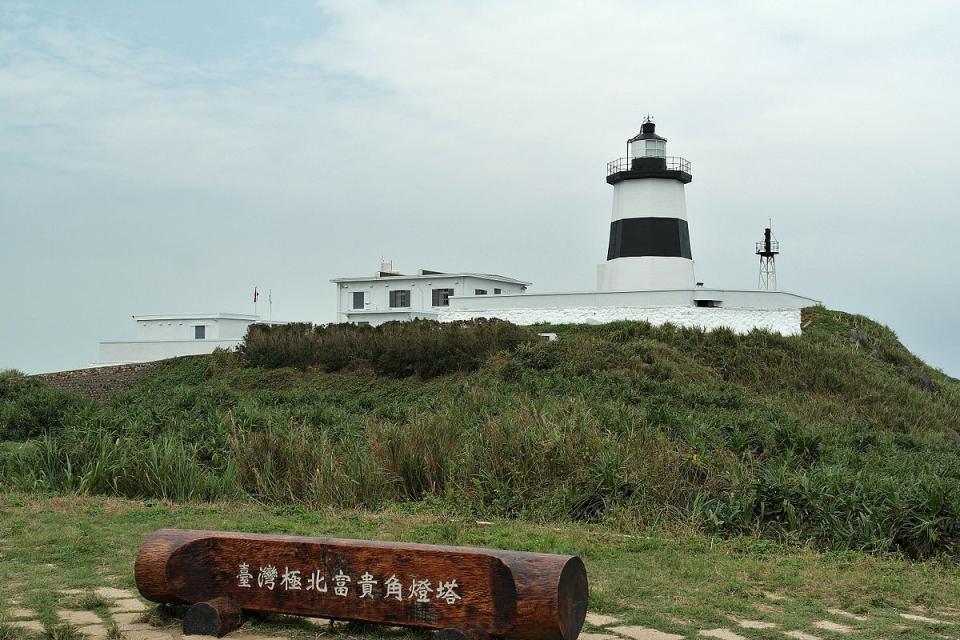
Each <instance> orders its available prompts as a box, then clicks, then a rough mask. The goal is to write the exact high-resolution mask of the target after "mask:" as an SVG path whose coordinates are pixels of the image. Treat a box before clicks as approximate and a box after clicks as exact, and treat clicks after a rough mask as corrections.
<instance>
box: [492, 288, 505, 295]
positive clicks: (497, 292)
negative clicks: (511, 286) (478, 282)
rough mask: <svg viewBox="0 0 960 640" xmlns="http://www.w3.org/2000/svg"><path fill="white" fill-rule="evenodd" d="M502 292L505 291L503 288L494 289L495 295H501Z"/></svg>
mask: <svg viewBox="0 0 960 640" xmlns="http://www.w3.org/2000/svg"><path fill="white" fill-rule="evenodd" d="M501 293H503V289H494V290H493V295H495V296H498V295H500V294H501Z"/></svg>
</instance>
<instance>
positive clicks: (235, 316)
mask: <svg viewBox="0 0 960 640" xmlns="http://www.w3.org/2000/svg"><path fill="white" fill-rule="evenodd" d="M133 319H134V320H136V321H138V322H139V321H141V320H249V321H250V322H256V321H258V320H259V319H260V316H257V315H253V314H250V313H223V312H219V313H161V314H156V315H143V316H133Z"/></svg>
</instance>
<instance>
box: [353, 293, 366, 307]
mask: <svg viewBox="0 0 960 640" xmlns="http://www.w3.org/2000/svg"><path fill="white" fill-rule="evenodd" d="M363 297H364V293H363V291H354V292H353V308H354V309H363V306H364V304H363V303H364V300H363Z"/></svg>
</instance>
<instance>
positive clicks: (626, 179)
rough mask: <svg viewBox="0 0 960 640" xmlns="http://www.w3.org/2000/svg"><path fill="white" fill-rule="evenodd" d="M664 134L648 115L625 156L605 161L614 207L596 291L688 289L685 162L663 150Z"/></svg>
mask: <svg viewBox="0 0 960 640" xmlns="http://www.w3.org/2000/svg"><path fill="white" fill-rule="evenodd" d="M666 143H667V140H666V138H662V137H660V136H659V135H657V134H656V125H655V124H654V123H653V121H652V120H651V119H650V118H649V117H647V118H646V119H645V120H644V122H643V126H642V127H641V130H640V133H639V134H637V135H636V136H634V137H633V138H630V139H629V140H627V157H626V158H620V159H617V160H613V161H612V162H609V163H608V164H607V183H608V184H610V185H612V186H613V212H612V215H611V221H610V243H609V245H608V247H607V260H606V262H604V263H602V264H600V265H599V266H598V268H597V287H598V288H599V289H600V290H601V291H641V290H675V289H692V288H694V286H695V283H696V279H695V277H694V273H693V256H692V255H691V253H690V231H689V228H688V226H687V204H686V196H685V193H684V186H685V185H686V184H688V183H689V182H690V181H691V180H693V177H692V176H691V175H690V163H689V162H688V161H687V160H685V159H683V158H679V157H671V156H667V155H666Z"/></svg>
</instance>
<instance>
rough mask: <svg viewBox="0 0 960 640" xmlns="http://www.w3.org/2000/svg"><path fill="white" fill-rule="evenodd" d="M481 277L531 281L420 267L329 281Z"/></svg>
mask: <svg viewBox="0 0 960 640" xmlns="http://www.w3.org/2000/svg"><path fill="white" fill-rule="evenodd" d="M464 277H466V278H481V279H484V280H495V281H497V282H506V283H508V284H519V285H522V286H524V287H529V286H530V284H531V283H529V282H525V281H523V280H517V279H516V278H508V277H507V276H499V275H497V274H495V273H467V272H460V273H445V272H443V271H431V270H429V269H420V272H419V273H413V274H409V275H408V274H403V273H393V272H385V271H384V272H380V274H379V275H376V276H359V277H356V278H333V279H331V280H330V282H336V283H340V282H377V281H384V280H397V279H399V280H438V279H441V278H464Z"/></svg>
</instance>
